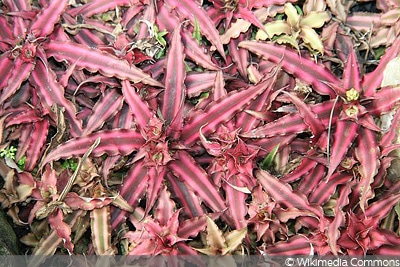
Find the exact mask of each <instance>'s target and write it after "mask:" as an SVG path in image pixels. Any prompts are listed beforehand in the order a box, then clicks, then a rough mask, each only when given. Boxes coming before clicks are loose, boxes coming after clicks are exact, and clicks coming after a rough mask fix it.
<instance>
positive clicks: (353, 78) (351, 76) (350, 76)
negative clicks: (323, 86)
mask: <svg viewBox="0 0 400 267" xmlns="http://www.w3.org/2000/svg"><path fill="white" fill-rule="evenodd" d="M360 82H361V75H360V71H359V69H358V60H357V55H356V54H355V49H353V48H352V47H349V55H348V58H347V63H346V67H345V69H344V70H343V89H342V90H341V93H345V91H346V90H349V89H351V88H354V89H355V90H356V91H357V92H359V93H361V90H362V89H361V83H360Z"/></svg>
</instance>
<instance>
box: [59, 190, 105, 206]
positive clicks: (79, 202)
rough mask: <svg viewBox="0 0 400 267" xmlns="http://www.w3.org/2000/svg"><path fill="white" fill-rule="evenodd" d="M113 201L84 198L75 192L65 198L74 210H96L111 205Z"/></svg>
mask: <svg viewBox="0 0 400 267" xmlns="http://www.w3.org/2000/svg"><path fill="white" fill-rule="evenodd" d="M112 201H113V198H112V197H104V196H102V197H98V198H93V197H82V196H79V195H78V194H77V193H75V192H69V193H68V194H67V196H66V197H65V203H66V204H67V205H68V206H69V207H70V208H71V209H72V210H79V209H81V210H94V209H100V208H103V207H105V206H107V205H109V204H110V203H111V202H112Z"/></svg>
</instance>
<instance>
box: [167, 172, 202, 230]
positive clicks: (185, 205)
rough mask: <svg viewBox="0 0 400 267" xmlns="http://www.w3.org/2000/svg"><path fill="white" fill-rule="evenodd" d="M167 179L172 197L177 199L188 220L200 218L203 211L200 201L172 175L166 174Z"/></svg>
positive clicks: (185, 185) (184, 184)
mask: <svg viewBox="0 0 400 267" xmlns="http://www.w3.org/2000/svg"><path fill="white" fill-rule="evenodd" d="M167 179H168V182H169V183H170V184H171V190H172V192H173V193H174V196H176V197H177V198H178V199H179V203H181V205H182V209H183V212H184V213H185V214H186V215H187V216H189V218H195V217H199V216H202V215H203V214H204V211H203V208H202V207H201V201H200V200H199V198H198V196H197V195H196V194H195V193H194V192H193V190H192V189H191V188H189V187H188V186H187V184H186V183H184V182H182V181H180V180H179V179H178V178H176V177H175V176H174V175H172V174H168V175H167ZM204 223H205V221H204Z"/></svg>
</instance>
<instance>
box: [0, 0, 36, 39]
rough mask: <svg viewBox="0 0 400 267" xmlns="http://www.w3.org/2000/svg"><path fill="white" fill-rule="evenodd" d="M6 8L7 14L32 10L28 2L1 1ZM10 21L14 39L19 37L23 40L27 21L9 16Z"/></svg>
mask: <svg viewBox="0 0 400 267" xmlns="http://www.w3.org/2000/svg"><path fill="white" fill-rule="evenodd" d="M2 2H3V3H4V4H5V5H6V6H7V7H8V11H9V12H19V11H25V10H32V7H31V5H30V2H29V1H25V0H4V1H2ZM10 19H11V21H12V25H13V26H14V28H13V33H14V36H15V37H20V38H21V39H24V38H25V34H26V29H27V28H28V27H27V23H28V22H27V21H25V20H24V19H23V18H22V17H20V16H11V18H10Z"/></svg>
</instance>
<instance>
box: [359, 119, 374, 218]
mask: <svg viewBox="0 0 400 267" xmlns="http://www.w3.org/2000/svg"><path fill="white" fill-rule="evenodd" d="M355 155H356V157H357V159H358V161H359V162H360V166H359V167H358V169H359V172H360V175H361V181H360V183H361V184H362V189H361V196H360V207H361V209H362V210H363V211H365V208H366V207H367V205H368V204H367V201H368V199H370V198H372V197H373V196H374V192H373V189H372V188H371V184H372V182H373V181H374V176H375V175H376V174H377V172H378V168H379V165H380V163H379V157H380V151H379V147H378V145H377V141H376V135H375V133H374V132H373V131H371V130H369V129H366V128H363V127H362V128H360V130H359V138H358V142H357V147H356V148H355Z"/></svg>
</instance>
